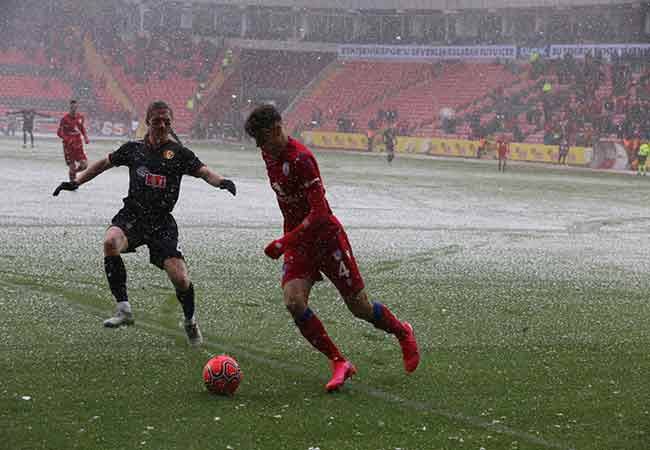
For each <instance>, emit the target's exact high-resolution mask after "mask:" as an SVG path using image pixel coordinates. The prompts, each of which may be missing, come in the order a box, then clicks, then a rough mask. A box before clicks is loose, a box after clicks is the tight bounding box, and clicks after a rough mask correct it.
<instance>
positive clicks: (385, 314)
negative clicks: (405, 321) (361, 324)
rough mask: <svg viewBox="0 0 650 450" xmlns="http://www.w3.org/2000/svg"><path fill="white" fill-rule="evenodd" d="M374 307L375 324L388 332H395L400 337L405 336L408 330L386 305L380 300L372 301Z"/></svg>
mask: <svg viewBox="0 0 650 450" xmlns="http://www.w3.org/2000/svg"><path fill="white" fill-rule="evenodd" d="M372 309H373V313H374V316H375V320H374V322H373V325H374V326H375V327H376V328H379V329H380V330H384V331H385V332H386V333H390V334H394V335H395V336H397V338H398V339H400V338H402V337H403V336H404V333H405V332H406V330H405V329H404V325H402V322H400V321H399V320H398V319H397V317H395V315H394V314H393V313H392V312H390V309H388V308H387V307H386V306H384V305H383V304H381V303H379V302H372Z"/></svg>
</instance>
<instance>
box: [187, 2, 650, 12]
mask: <svg viewBox="0 0 650 450" xmlns="http://www.w3.org/2000/svg"><path fill="white" fill-rule="evenodd" d="M194 3H209V4H220V5H239V6H280V7H291V8H296V9H299V8H317V9H344V10H420V11H422V10H441V11H457V10H463V9H496V8H568V7H572V6H589V5H609V6H615V5H639V4H640V1H639V0H636V1H632V0H328V1H323V0H299V1H288V0H194Z"/></svg>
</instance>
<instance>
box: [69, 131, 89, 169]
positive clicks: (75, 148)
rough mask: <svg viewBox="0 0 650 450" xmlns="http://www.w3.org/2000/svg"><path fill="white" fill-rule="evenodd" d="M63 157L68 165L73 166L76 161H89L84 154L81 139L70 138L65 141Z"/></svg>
mask: <svg viewBox="0 0 650 450" xmlns="http://www.w3.org/2000/svg"><path fill="white" fill-rule="evenodd" d="M63 157H64V158H65V163H66V164H71V163H73V162H76V161H86V160H87V159H88V157H87V156H86V152H84V147H83V143H82V141H81V137H79V138H68V139H66V140H65V141H63Z"/></svg>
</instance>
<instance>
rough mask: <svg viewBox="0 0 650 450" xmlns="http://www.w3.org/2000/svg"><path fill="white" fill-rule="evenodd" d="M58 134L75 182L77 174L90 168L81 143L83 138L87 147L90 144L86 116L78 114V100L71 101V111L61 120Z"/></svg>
mask: <svg viewBox="0 0 650 450" xmlns="http://www.w3.org/2000/svg"><path fill="white" fill-rule="evenodd" d="M56 134H57V136H59V137H60V138H61V139H63V156H64V158H65V163H66V164H67V165H68V169H69V171H68V176H69V177H70V181H74V179H75V176H76V175H77V172H82V171H84V170H86V168H87V167H88V157H87V156H86V152H84V148H83V144H82V142H81V138H82V136H83V139H84V141H85V142H86V145H87V144H89V143H90V141H89V140H88V135H87V134H86V127H85V126H84V116H83V114H81V113H78V112H77V101H76V100H70V111H69V112H68V113H67V114H66V115H65V116H63V118H62V119H61V122H60V123H59V129H58V130H57V132H56Z"/></svg>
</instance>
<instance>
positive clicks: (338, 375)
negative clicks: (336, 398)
mask: <svg viewBox="0 0 650 450" xmlns="http://www.w3.org/2000/svg"><path fill="white" fill-rule="evenodd" d="M355 373H357V368H356V367H354V364H352V363H351V362H350V361H347V360H345V359H341V360H338V361H332V379H331V380H329V382H328V383H327V384H326V385H325V389H326V390H327V392H332V391H335V390H337V389H338V388H340V387H341V386H343V383H345V380H347V379H348V378H350V377H352V375H354V374H355Z"/></svg>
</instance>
